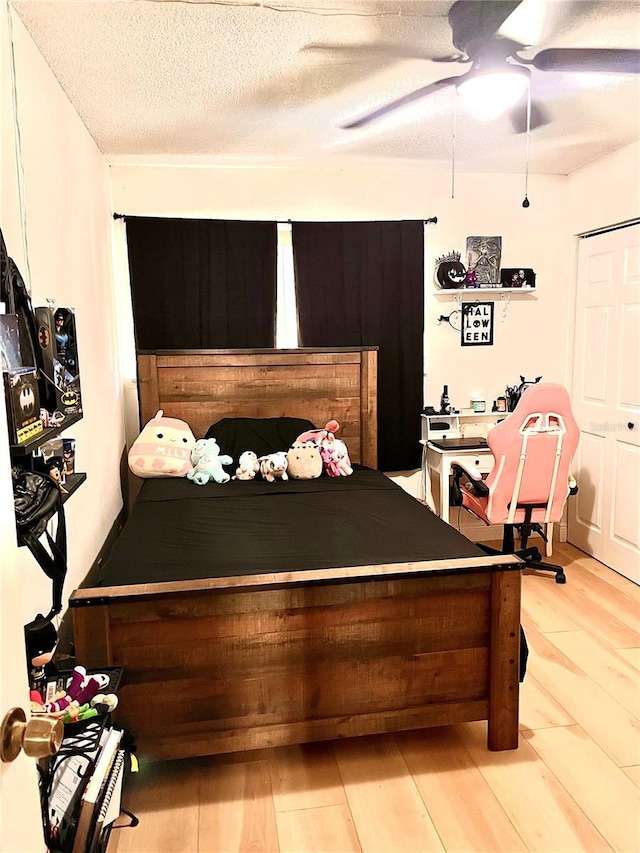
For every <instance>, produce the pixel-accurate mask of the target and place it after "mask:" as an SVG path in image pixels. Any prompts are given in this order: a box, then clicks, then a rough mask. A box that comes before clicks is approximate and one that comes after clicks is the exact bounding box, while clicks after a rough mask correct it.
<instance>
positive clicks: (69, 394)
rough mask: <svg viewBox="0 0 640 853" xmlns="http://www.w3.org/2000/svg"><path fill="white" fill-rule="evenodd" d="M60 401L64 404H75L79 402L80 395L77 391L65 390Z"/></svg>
mask: <svg viewBox="0 0 640 853" xmlns="http://www.w3.org/2000/svg"><path fill="white" fill-rule="evenodd" d="M60 402H61V403H62V405H63V406H75V405H76V403H77V402H78V395H77V394H76V392H75V391H65V392H64V394H63V395H62V396H61V397H60Z"/></svg>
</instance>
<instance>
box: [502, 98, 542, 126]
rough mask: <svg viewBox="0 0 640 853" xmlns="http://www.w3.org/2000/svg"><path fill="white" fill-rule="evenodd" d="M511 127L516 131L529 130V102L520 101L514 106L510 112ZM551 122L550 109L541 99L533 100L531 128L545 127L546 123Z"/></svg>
mask: <svg viewBox="0 0 640 853" xmlns="http://www.w3.org/2000/svg"><path fill="white" fill-rule="evenodd" d="M509 118H510V120H511V127H512V128H513V132H514V133H526V132H527V104H526V101H525V102H522V101H521V102H520V103H519V104H516V106H515V107H513V108H512V109H511V111H510V113H509ZM550 122H551V117H550V116H549V113H548V111H547V110H546V109H545V107H543V106H542V104H541V103H540V102H539V101H531V120H530V123H529V127H530V130H535V129H536V128H538V127H544V126H545V124H549V123H550Z"/></svg>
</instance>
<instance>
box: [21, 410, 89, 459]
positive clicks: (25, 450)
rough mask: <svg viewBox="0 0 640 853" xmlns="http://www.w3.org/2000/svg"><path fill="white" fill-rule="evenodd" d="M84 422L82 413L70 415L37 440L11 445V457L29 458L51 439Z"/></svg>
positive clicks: (49, 428) (41, 434)
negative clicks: (79, 422)
mask: <svg viewBox="0 0 640 853" xmlns="http://www.w3.org/2000/svg"><path fill="white" fill-rule="evenodd" d="M81 420H82V412H78V413H77V414H75V415H68V416H67V417H66V418H65V419H64V421H63V422H62V423H61V424H60V426H57V427H48V428H47V429H45V430H43V431H42V432H41V433H40V435H37V436H36V437H35V438H32V439H31V441H25V442H24V444H12V445H11V456H12V457H17V456H29V454H31V453H33V451H34V450H37V449H38V448H39V447H40V445H41V444H44V443H45V441H49V439H50V438H56V436H58V435H60V433H62V432H64V431H65V430H66V429H69V427H70V426H73V424H76V423H78V421H81Z"/></svg>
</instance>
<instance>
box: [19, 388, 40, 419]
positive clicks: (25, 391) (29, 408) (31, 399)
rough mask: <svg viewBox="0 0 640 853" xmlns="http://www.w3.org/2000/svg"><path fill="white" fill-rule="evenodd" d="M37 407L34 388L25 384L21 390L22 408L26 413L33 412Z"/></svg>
mask: <svg viewBox="0 0 640 853" xmlns="http://www.w3.org/2000/svg"><path fill="white" fill-rule="evenodd" d="M35 408H36V397H35V394H34V393H33V388H32V387H31V386H30V385H25V386H23V387H22V388H21V390H20V409H21V410H22V412H23V413H24V414H25V415H31V414H33V412H34V410H35Z"/></svg>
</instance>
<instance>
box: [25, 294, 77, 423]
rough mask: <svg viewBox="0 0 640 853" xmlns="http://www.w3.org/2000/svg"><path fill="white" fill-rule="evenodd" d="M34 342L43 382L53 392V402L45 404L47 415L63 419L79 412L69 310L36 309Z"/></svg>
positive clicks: (73, 320) (73, 333) (74, 343)
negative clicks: (39, 351)
mask: <svg viewBox="0 0 640 853" xmlns="http://www.w3.org/2000/svg"><path fill="white" fill-rule="evenodd" d="M35 310H36V321H37V323H38V341H39V343H40V348H41V349H42V356H43V362H44V364H43V371H42V372H43V373H44V376H45V379H44V381H45V382H46V383H47V385H48V386H49V387H51V386H54V388H55V402H54V400H53V399H52V400H51V401H47V408H48V409H49V411H50V413H51V412H52V411H53V408H52V406H55V409H57V410H58V411H60V412H62V414H63V415H70V414H79V413H80V412H82V398H81V394H80V366H79V364H78V345H77V338H76V318H75V314H74V312H73V308H56V309H54V310H53V311H52V310H51V308H49V307H41V308H36V309H35Z"/></svg>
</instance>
